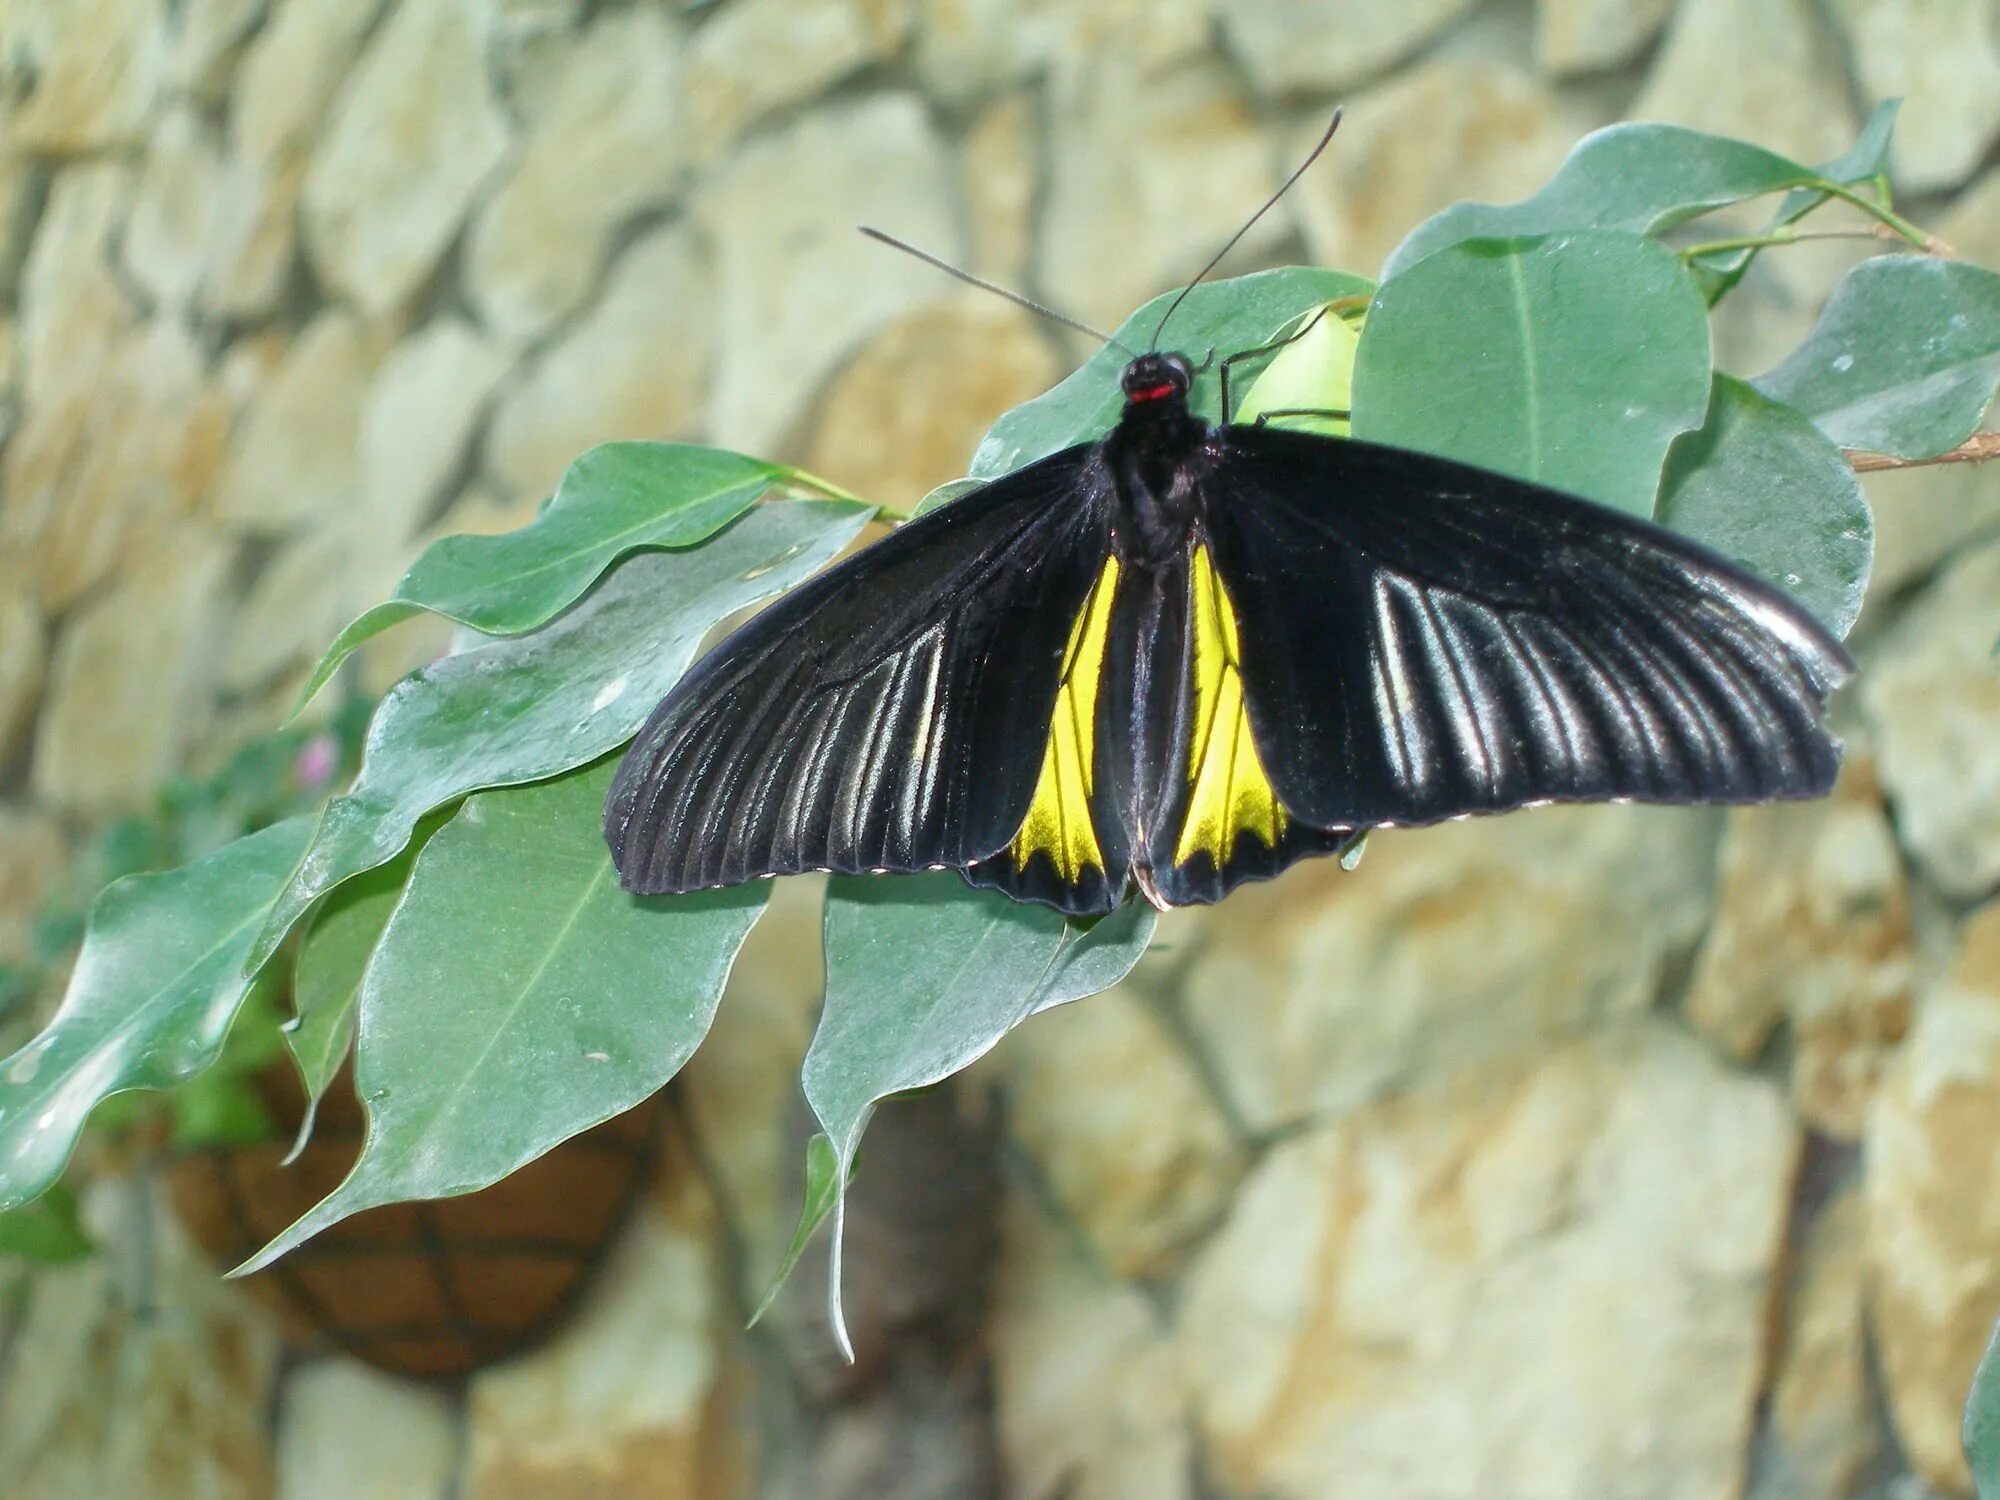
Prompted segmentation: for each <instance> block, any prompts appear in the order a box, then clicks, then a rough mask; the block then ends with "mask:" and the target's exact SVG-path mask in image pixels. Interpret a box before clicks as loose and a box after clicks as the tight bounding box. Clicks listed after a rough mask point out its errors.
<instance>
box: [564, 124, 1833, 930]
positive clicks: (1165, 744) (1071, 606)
mask: <svg viewBox="0 0 2000 1500" xmlns="http://www.w3.org/2000/svg"><path fill="white" fill-rule="evenodd" d="M1339 123H1340V116H1339V113H1338V112H1336V113H1335V115H1334V118H1333V123H1332V124H1331V125H1329V126H1328V127H1327V130H1326V134H1325V135H1323V136H1322V137H1321V138H1320V142H1319V144H1318V146H1316V147H1315V148H1314V149H1313V151H1312V153H1311V154H1310V155H1309V156H1307V158H1306V160H1305V162H1304V163H1303V164H1301V165H1300V167H1299V168H1298V169H1297V170H1296V171H1294V172H1293V173H1292V174H1291V176H1290V177H1289V178H1287V179H1286V181H1285V182H1284V184H1283V185H1282V186H1281V187H1280V188H1279V189H1278V191H1277V193H1275V194H1273V195H1272V197H1271V198H1270V199H1269V200H1268V201H1267V202H1266V203H1265V204H1264V206H1263V207H1262V208H1260V209H1258V210H1257V212H1256V213H1255V214H1252V215H1251V216H1250V218H1249V220H1248V221H1247V222H1246V223H1245V224H1244V226H1243V228H1242V229H1239V230H1238V231H1237V232H1236V235H1235V236H1234V237H1233V238H1232V239H1231V240H1230V241H1229V242H1228V243H1227V244H1225V245H1224V246H1223V247H1222V250H1221V251H1220V252H1218V253H1217V255H1216V256H1215V258H1214V259H1213V260H1211V261H1210V262H1209V264H1208V266H1207V267H1206V268H1205V269H1204V270H1203V271H1202V272H1201V274H1200V275H1198V276H1196V277H1195V279H1194V281H1193V282H1190V283H1189V284H1188V286H1187V287H1186V288H1184V289H1183V290H1182V292H1181V296H1180V298H1177V299H1175V301H1174V302H1173V303H1172V304H1171V305H1170V306H1169V307H1168V309H1167V311H1166V313H1165V314H1163V315H1162V317H1161V319H1160V322H1159V324H1158V325H1157V326H1156V328H1155V330H1154V339H1153V345H1152V347H1151V348H1149V349H1148V351H1147V352H1145V353H1142V354H1132V351H1130V350H1127V351H1126V352H1127V353H1128V354H1132V358H1131V360H1130V363H1128V364H1127V365H1126V367H1125V370H1124V373H1123V375H1122V377H1121V386H1122V390H1123V393H1124V405H1123V408H1122V410H1121V412H1120V414H1119V417H1118V420H1117V423H1116V425H1115V426H1114V427H1113V428H1112V429H1111V431H1110V432H1108V433H1106V434H1105V435H1104V437H1103V438H1102V439H1101V440H1099V441H1096V442H1090V443H1082V444H1078V445H1077V446H1074V447H1071V448H1068V449H1066V450H1064V451H1063V452H1060V453H1056V454H1052V455H1050V456H1049V457H1046V458H1043V459H1041V460H1039V461H1038V462H1035V463H1031V464H1028V465H1026V466H1025V467H1023V468H1020V469H1018V470H1016V471H1014V472H1013V473H1011V474H1007V475H1005V476H1003V477H1001V478H998V479H995V480H993V481H991V482H990V483H987V484H985V485H982V486H980V487H978V488H977V489H974V490H973V491H971V492H970V493H968V494H966V495H964V496H962V497H961V498H959V499H957V500H955V501H953V502H952V503H950V504H948V505H946V506H944V507H942V508H940V509H938V510H935V511H931V512H929V513H927V514H924V515H921V516H918V517H917V518H915V519H913V520H911V521H909V522H908V523H906V524H904V525H903V526H901V527H899V528H898V529H897V530H896V531H895V532H894V533H892V534H891V535H890V536H888V537H887V538H885V539H884V540H882V541H880V542H877V543H876V544H875V545H873V546H871V547H869V548H867V549H866V550H864V551H862V552H860V553H858V554H856V555H855V556H853V557H851V558H849V559H847V560H846V561H845V562H842V563H840V564H838V565H837V566H835V567H833V568H830V569H828V570H827V571H826V572H824V573H821V574H820V575H819V576H817V577H816V578H814V579H812V580H811V581H809V582H807V583H806V584H805V585H803V586H802V587H800V588H798V589H795V590H793V591H792V592H791V593H789V594H787V595H785V596H784V597H783V598H782V599H780V600H779V601H777V602H776V603H774V604H773V605H771V606H770V607H769V608H767V609H765V610H764V611H763V612H762V613H760V614H758V615H757V616H756V617H754V618H753V619H752V620H751V621H750V622H749V623H748V624H746V625H744V626H743V627H742V628H741V629H739V630H738V631H736V632H735V633H734V634H733V635H731V636H730V637H728V638H727V639H726V640H724V641H723V642H722V643H721V644H720V645H718V646H717V647H716V648H715V649H714V650H713V651H711V652H710V653H708V655H706V656H705V657H703V658H702V659H701V660H700V661H699V662H697V663H696V664H695V666H694V668H693V669H692V670H691V671H690V672H689V673H688V674H687V676H686V677H684V678H683V679H682V680H681V681H680V682H679V683H678V684H677V685H676V686H675V687H674V689H673V691H672V692H670V693H668V694H667V696H666V698H665V699H663V700H662V701H661V703H660V705H659V707H658V708H656V709H655V710H654V711H653V714H652V717H651V718H650V719H648V720H647V722H646V725H645V727H644V728H643V729H641V730H640V732H639V735H638V737H637V739H635V740H634V741H633V743H632V747H631V749H630V750H629V751H627V752H626V755H625V759H624V761H623V763H622V764H621V765H620V767H619V770H618V775H617V777H616V779H615V780H614V782H613V784H612V788H611V792H610V795H609V797H608V798H607V800H606V803H605V809H604V832H605V838H606V840H607V841H608V842H609V844H610V846H611V851H612V856H613V860H614V863H615V864H616V866H617V870H618V877H619V880H620V881H621V882H622V884H623V885H624V886H625V888H626V889H627V890H631V891H636V892H643V893H663V892H678V891H690V890H697V889H701V888H704V887H710V886H720V885H731V884H735V883H737V882H739V881H744V880H749V879H751V878H753V877H756V876H762V875H781V874H791V873H796V872H800V871H806V870H832V871H839V872H844V873H854V874H858V873H862V872H877V873H888V872H914V871H918V870H929V869H957V870H960V871H962V872H964V875H965V878H966V879H967V880H969V881H970V882H971V883H972V884H973V885H975V886H983V887H988V888H991V889H994V890H999V891H1004V892H1006V893H1007V894H1008V895H1010V896H1014V897H1016V898H1018V899H1021V900H1025V901H1038V902H1042V903H1044V904H1046V905H1049V906H1053V907H1055V908H1057V909H1058V910H1060V911H1064V912H1068V913H1071V914H1073V915H1084V914H1090V913H1101V912H1106V911H1109V910H1111V909H1112V908H1113V907H1114V906H1116V905H1117V904H1118V903H1119V902H1120V901H1121V900H1123V899H1124V896H1125V893H1126V892H1127V890H1128V889H1131V888H1134V887H1136V888H1137V890H1138V891H1139V892H1140V893H1141V894H1143V895H1144V897H1145V898H1146V899H1147V900H1149V901H1151V902H1152V903H1153V904H1154V905H1155V906H1158V907H1162V908H1166V907H1172V906H1184V905H1191V904H1196V903H1204V902H1213V901H1219V900H1221V899H1222V897H1223V896H1225V895H1226V894H1227V893H1228V892H1229V891H1230V890H1232V889H1233V888H1234V887H1236V886H1237V885H1239V884H1241V883H1242V882H1243V881H1245V880H1256V879H1264V878H1267V877H1269V876H1272V875H1276V874H1277V873H1278V872H1279V871H1281V870H1283V869H1284V868H1286V867H1287V866H1288V865H1290V864H1292V863H1293V862H1295V861H1296V860H1299V859H1301V858H1304V857H1307V856H1309V855H1318V854H1338V853H1344V852H1346V851H1347V850H1349V849H1351V848H1353V847H1354V846H1355V845H1356V843H1357V842H1358V841H1359V839H1360V838H1361V837H1362V836H1363V835H1364V834H1365V833H1366V832H1367V831H1368V830H1369V829H1372V828H1382V827H1391V826H1401V827H1411V826H1419V825H1423V824H1429V823H1437V822H1441V821H1443V820H1445V819H1448V818H1458V817H1463V816H1466V815H1469V814H1473V813H1497V812H1504V811H1507V810H1509V809H1511V808H1518V807H1527V806H1533V805H1537V804H1541V803H1547V802H1598V801H1626V800H1629V801H1640V802H1666V803H1698V802H1762V801H1768V800H1773V799H1777V798H1794V797H1814V796H1819V795H1822V794H1823V793H1825V792H1826V791H1828V790H1829V789H1830V788H1831V786H1832V784H1833V780H1834V777H1835V775H1836V774H1837V772H1838V770H1839V765H1840V747H1839V744H1838V742H1837V741H1835V740H1834V739H1833V737H1832V736H1831V735H1830V734H1829V733H1828V731H1827V729H1826V726H1825V717H1826V704H1827V699H1828V697H1829V696H1830V695H1831V694H1832V692H1833V690H1834V689H1835V688H1837V687H1838V686H1839V685H1840V684H1841V683H1842V682H1844V681H1845V680H1846V679H1847V677H1848V676H1849V675H1851V673H1852V671H1853V664H1852V662H1850V661H1849V659H1848V657H1847V654H1846V652H1845V651H1844V650H1843V649H1842V648H1841V645H1840V643H1839V642H1838V641H1837V640H1835V639H1834V638H1833V637H1832V636H1831V635H1829V634H1828V633H1827V632H1826V631H1825V630H1824V629H1823V628H1822V627H1821V626H1820V625H1819V624H1818V622H1816V621H1815V620H1814V619H1813V618H1812V616H1811V615H1809V614H1808V613H1807V612H1806V611H1804V610H1803V609H1801V608H1800V607H1799V606H1798V605H1797V604H1795V603H1793V602H1792V601H1791V600H1790V599H1789V598H1787V597H1786V596H1785V595H1784V594H1783V593H1781V592H1779V591H1778V590H1777V589H1775V588H1772V587H1771V586H1769V585H1768V584H1765V583H1763V582H1762V581H1760V580H1759V579H1757V578H1755V577H1753V576H1752V575H1750V574H1749V573H1747V572H1745V571H1744V570H1743V569H1741V568H1739V567H1737V566H1736V565H1735V564H1734V563H1731V562H1730V561H1728V560H1727V559H1726V558H1723V557H1721V556H1719V555H1717V554H1716V553H1713V552H1711V551H1709V550H1708V549H1706V548H1704V547H1701V546H1699V545H1697V544H1695V543H1693V542H1691V541H1688V540H1687V539H1685V538H1683V537H1680V536H1677V535H1675V534H1674V533H1672V532H1670V531H1667V530H1665V529H1663V528H1661V527H1658V526H1654V525H1652V524H1650V523H1649V522H1646V521H1642V520H1639V519H1636V518H1634V517H1632V516H1629V515H1626V514H1624V513H1622V512H1618V511H1614V510H1611V509H1608V508H1606V507H1603V506H1599V505H1596V504H1593V503H1592V502H1590V501H1587V500H1583V499H1579V498H1576V497H1574V496H1570V495H1565V494H1562V493H1560V492H1558V491H1556V490H1552V489H1549V488H1546V487H1544V486H1541V485H1536V484H1531V483H1528V482H1526V481H1524V480H1520V479H1515V478H1511V477H1509V476H1507V475H1504V474H1499V473H1495V472H1492V471H1489V470H1485V469H1479V468H1474V467H1471V466H1469V465H1466V464H1461V463H1456V462H1453V461H1451V460H1449V459H1444V458H1439V457H1434V456H1432V455H1429V454H1424V453H1417V452H1413V451H1408V450H1405V449H1400V448H1390V447H1384V446H1380V445H1377V444H1372V443H1366V442H1360V441H1356V440H1353V439H1349V438H1338V437H1331V436H1322V435H1319V434H1316V433H1310V432H1305V431H1299V430H1295V429H1290V428H1281V427H1273V426H1271V425H1269V424H1268V423H1267V422H1264V421H1262V420H1261V419H1260V420H1259V421H1258V422H1256V423H1236V422H1231V421H1229V420H1227V414H1228V412H1229V411H1230V405H1229V399H1228V369H1229V366H1230V365H1231V364H1232V363H1235V362H1236V361H1238V360H1241V359H1242V358H1244V357H1246V354H1250V353H1261V352H1264V351H1262V350H1253V351H1245V353H1239V354H1237V355H1234V356H1231V357H1230V358H1229V359H1225V360H1224V361H1223V368H1222V371H1221V374H1222V388H1223V404H1222V411H1223V413H1224V421H1223V422H1222V423H1220V424H1211V423H1209V422H1207V421H1205V420H1204V419H1202V418H1201V417H1199V416H1197V415H1195V414H1194V412H1192V411H1191V410H1190V408H1189V402H1188V396H1189V391H1190V389H1191V387H1192V386H1193V383H1194V378H1195V375H1196V374H1197V371H1196V369H1195V367H1194V366H1193V365H1192V364H1191V363H1190V361H1189V360H1188V358H1187V357H1186V356H1185V355H1184V354H1179V353H1171V352H1158V344H1159V340H1160V337H1161V335H1162V334H1163V332H1164V330H1165V328H1166V326H1167V323H1168V321H1169V320H1170V319H1171V318H1172V316H1173V313H1174V310H1175V309H1176V308H1177V307H1178V306H1179V305H1180V300H1181V298H1185V297H1186V295H1187V293H1188V291H1190V290H1192V288H1193V286H1194V285H1195V284H1197V283H1199V282H1200V281H1201V280H1202V278H1203V277H1205V276H1206V275H1207V274H1208V272H1209V271H1211V270H1213V269H1214V268H1215V266H1216V265H1217V264H1218V263H1220V261H1221V260H1222V258H1223V256H1224V255H1226V254H1227V253H1228V252H1229V250H1230V249H1231V247H1233V246H1234V245H1235V244H1236V243H1237V242H1238V241H1239V240H1241V239H1242V237H1243V235H1244V234H1245V233H1246V232H1247V231H1248V230H1249V228H1250V226H1251V225H1252V224H1255V223H1256V222H1257V220H1258V219H1259V218H1260V217H1261V216H1262V215H1263V214H1264V213H1265V212H1266V211H1268V210H1269V209H1270V208H1271V207H1272V206H1273V205H1274V204H1275V203H1276V202H1277V201H1278V199H1279V198H1280V197H1282V196H1283V194H1284V193H1285V191H1286V190H1287V189H1288V188H1290V187H1291V185H1292V184H1293V183H1295V182H1296V181H1298V179H1299V177H1300V176H1301V175H1302V174H1303V173H1304V172H1305V170H1306V168H1307V167H1309V166H1311V165H1312V163H1313V161H1314V160H1315V159H1316V158H1317V157H1318V156H1319V154H1320V153H1321V152H1322V151H1323V150H1325V149H1326V146H1327V144H1328V142H1329V141H1330V140H1331V139H1332V137H1333V133H1334V130H1335V129H1336V128H1337V127H1338V126H1339ZM864 233H868V234H871V235H873V236H874V237H875V238H877V239H881V240H885V241H887V242H888V243H890V244H892V245H896V246H897V247H898V248H900V249H904V250H908V251H910V252H911V253H912V254H914V255H916V256H917V257H918V258H920V259H922V260H925V261H928V262H930V263H931V264H932V265H935V266H938V267H940V268H941V269H943V270H946V271H948V272H950V273H951V274H953V275H955V276H958V277H960V278H961V279H963V280H966V281H970V282H972V283H973V284H975V285H977V286H981V287H984V288H985V289H987V290H989V291H994V292H998V293H999V294H1000V295H1002V296H1005V297H1009V298H1011V299H1012V300H1014V301H1016V302H1020V303H1022V304H1023V305H1024V306H1027V307H1029V308H1031V309H1032V310H1034V311H1036V312H1038V313H1042V314H1044V315H1045V316H1049V317H1053V318H1056V319H1057V320H1058V321H1061V322H1065V323H1070V324H1071V326H1073V327H1078V328H1082V329H1083V331H1084V332H1086V333H1094V330H1091V329H1088V328H1083V325H1081V324H1076V323H1074V322H1073V321H1072V320H1070V319H1068V318H1065V317H1063V316H1062V315H1061V314H1059V313H1053V312H1051V311H1050V310H1049V309H1047V308H1044V307H1040V306H1039V305H1037V304H1035V303H1032V302H1029V301H1028V300H1027V299H1026V298H1023V297H1020V296H1019V295H1018V294H1016V293H1013V292H1010V291H1007V290H1006V289H1005V288H1002V287H997V286H994V285H992V284H991V283H989V282H985V281H981V280H980V279H979V278H977V277H975V276H972V275H970V274H968V273H966V272H964V271H961V270H959V269H957V268H956V267H953V266H950V265H948V264H947V263H945V262H943V261H940V260H937V259H936V258H935V257H933V256H930V255H927V254H925V253H924V252H923V251H921V250H915V249H913V247H911V246H908V245H904V244H902V243H901V242H900V241H897V240H893V239H890V238H889V237H888V236H886V235H882V234H880V233H879V232H877V231H873V230H865V231H864ZM1096 336H1097V337H1099V338H1104V337H1105V336H1104V335H1102V334H1098V335H1096ZM1106 342H1115V341H1114V340H1109V339H1107V340H1106ZM1280 342H1282V341H1280ZM1121 347H1122V346H1121ZM1266 347H1267V348H1275V347H1277V345H1276V344H1273V345H1269V346H1266Z"/></svg>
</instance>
